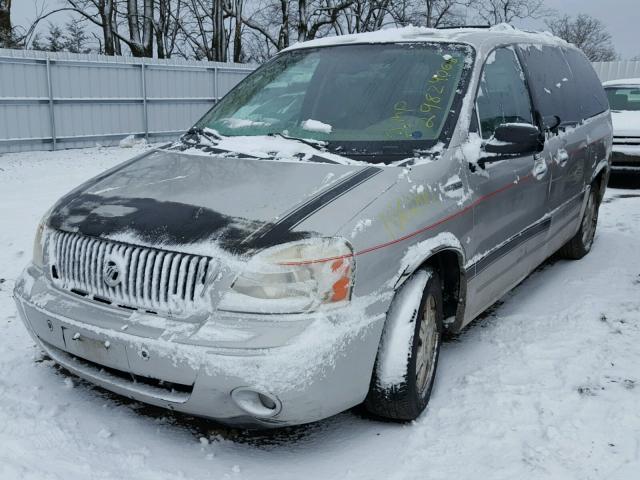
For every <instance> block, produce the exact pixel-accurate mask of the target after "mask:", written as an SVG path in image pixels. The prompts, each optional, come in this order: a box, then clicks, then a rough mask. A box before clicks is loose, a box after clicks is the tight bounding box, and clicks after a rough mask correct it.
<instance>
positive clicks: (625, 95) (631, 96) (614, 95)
mask: <svg viewBox="0 0 640 480" xmlns="http://www.w3.org/2000/svg"><path fill="white" fill-rule="evenodd" d="M605 92H607V97H608V99H609V105H610V106H611V110H631V111H636V112H637V111H640V87H608V88H605Z"/></svg>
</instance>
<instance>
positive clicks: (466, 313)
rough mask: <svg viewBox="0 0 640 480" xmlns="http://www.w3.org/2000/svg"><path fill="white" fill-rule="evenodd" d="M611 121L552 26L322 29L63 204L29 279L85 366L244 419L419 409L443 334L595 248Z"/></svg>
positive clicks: (75, 360)
mask: <svg viewBox="0 0 640 480" xmlns="http://www.w3.org/2000/svg"><path fill="white" fill-rule="evenodd" d="M611 144H612V126H611V118H610V113H609V106H608V103H607V98H606V96H605V93H604V91H603V88H602V86H601V85H600V82H599V81H598V78H597V76H596V74H595V72H594V71H593V69H592V67H591V65H590V64H589V62H588V61H587V59H586V58H585V56H584V55H583V54H582V53H580V51H578V50H577V49H575V48H574V47H572V46H570V45H568V44H566V43H564V42H562V41H561V40H559V39H557V38H555V37H552V36H550V35H547V34H535V33H526V32H521V31H517V30H515V29H512V28H507V27H505V26H500V27H494V28H491V29H477V28H461V29H451V30H432V29H420V28H412V27H410V28H403V29H397V30H385V31H382V32H376V33H369V34H359V35H348V36H342V37H337V38H328V39H321V40H315V41H311V42H306V43H301V44H298V45H296V46H294V47H292V48H289V49H287V50H284V51H283V52H281V53H280V54H278V55H277V56H276V57H275V58H274V59H272V60H271V61H269V62H268V63H266V64H265V65H263V66H262V67H260V68H259V69H258V70H256V71H255V72H254V73H253V74H251V75H250V76H249V77H247V78H246V79H245V80H244V81H242V82H241V83H240V84H239V85H238V86H237V87H236V88H235V89H233V90H232V91H231V92H230V93H229V94H228V95H227V96H226V97H224V98H223V99H222V100H221V101H220V102H219V103H218V104H217V105H215V106H214V107H213V108H212V109H211V110H210V111H209V112H208V113H207V114H206V115H205V116H204V117H203V118H202V119H201V120H200V121H199V122H198V123H197V124H196V125H195V126H194V127H193V128H192V129H190V130H189V131H188V132H187V133H186V134H185V135H184V136H183V137H182V138H181V139H180V140H179V141H176V142H174V143H172V144H169V145H165V146H162V147H159V148H153V149H150V150H149V151H147V152H146V153H144V154H142V155H140V156H138V157H136V158H133V159H132V160H130V161H127V162H125V163H123V164H121V165H119V166H117V167H115V168H113V169H111V170H109V171H107V172H105V173H103V174H102V175H99V176H97V177H96V178H93V179H91V180H89V181H88V182H86V183H85V184H83V185H81V186H79V187H78V188H76V189H75V190H73V191H72V192H70V193H69V194H67V195H66V196H64V197H63V198H62V199H60V200H59V201H58V202H57V203H56V204H55V205H54V206H53V207H52V209H51V210H50V211H49V212H48V213H47V214H46V215H45V217H44V218H43V220H42V222H41V224H40V226H39V227H38V232H37V238H36V241H35V245H34V253H33V261H32V262H31V263H30V264H29V265H28V266H27V268H26V269H25V271H24V273H23V275H22V276H21V278H20V280H19V281H18V282H17V284H16V288H15V299H16V303H17V306H18V310H19V312H20V315H21V317H22V319H23V321H24V323H25V325H26V327H27V329H28V330H29V332H30V333H31V335H32V336H33V339H34V340H35V342H36V343H37V344H38V346H39V347H41V348H42V349H43V350H44V352H46V354H47V355H48V356H49V357H50V358H52V359H53V360H54V361H55V362H57V363H58V364H60V365H62V366H63V367H64V368H65V369H67V370H68V371H70V372H72V373H74V374H76V375H78V376H80V377H82V378H84V379H87V380H89V381H90V382H93V383H95V384H98V385H100V386H102V387H104V388H106V389H108V390H111V391H113V392H117V393H119V394H122V395H125V396H127V397H130V398H133V399H136V400H140V401H143V402H147V403H150V404H154V405H158V406H162V407H166V408H169V409H172V410H177V411H181V412H188V413H191V414H195V415H200V416H205V417H210V418H214V419H217V420H218V421H220V422H223V423H226V424H232V425H243V426H258V427H260V426H262V427H274V426H281V425H291V424H300V423H306V422H311V421H314V420H318V419H322V418H325V417H328V416H331V415H334V414H336V413H338V412H341V411H343V410H346V409H348V408H350V407H353V406H355V405H358V404H364V406H365V407H366V409H367V410H368V411H369V412H371V413H372V414H374V415H376V416H378V417H383V418H387V419H392V420H398V421H406V420H412V419H415V418H416V417H417V416H418V415H420V413H421V412H422V411H423V410H424V408H425V406H426V404H427V402H428V399H429V396H430V394H431V390H432V388H433V384H434V379H435V374H436V366H437V362H438V352H439V349H440V346H441V343H442V341H443V338H444V337H445V336H446V335H448V334H452V333H455V332H459V331H460V330H461V329H462V328H464V327H465V325H467V324H468V323H469V322H470V321H471V320H473V319H474V318H475V317H477V316H478V315H479V314H480V313H482V312H483V310H485V309H486V308H487V307H489V306H490V305H491V304H493V303H494V302H496V300H498V299H499V298H500V297H501V296H503V295H504V294H505V293H506V292H508V291H509V290H510V289H511V288H513V287H514V286H515V285H517V284H518V283H519V282H520V281H521V280H522V279H524V278H525V277H526V276H527V275H529V274H530V273H531V272H532V271H533V270H534V269H535V268H536V267H537V266H538V265H540V263H541V262H543V261H544V260H545V259H546V258H548V257H549V256H550V255H552V254H554V253H556V252H560V253H561V254H562V255H563V256H564V257H567V258H572V259H578V258H581V257H582V256H584V255H585V254H587V253H588V252H589V250H590V249H591V246H592V243H593V240H594V234H595V229H596V222H597V218H598V207H599V204H600V202H601V200H602V197H603V193H604V189H605V186H606V184H607V178H608V175H609V154H610V152H611Z"/></svg>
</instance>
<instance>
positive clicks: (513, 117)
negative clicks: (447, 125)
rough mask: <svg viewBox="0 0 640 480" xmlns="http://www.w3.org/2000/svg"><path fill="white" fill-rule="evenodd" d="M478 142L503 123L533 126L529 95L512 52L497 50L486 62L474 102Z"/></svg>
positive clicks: (488, 136)
mask: <svg viewBox="0 0 640 480" xmlns="http://www.w3.org/2000/svg"><path fill="white" fill-rule="evenodd" d="M476 108H477V111H478V119H479V120H480V130H481V132H482V138H484V139H488V138H490V137H491V136H492V135H493V132H495V130H496V127H498V126H499V125H501V124H503V123H533V116H532V113H531V101H530V99H529V91H528V90H527V85H526V83H525V80H524V74H523V72H522V68H521V67H520V62H519V61H518V57H517V56H516V54H515V51H514V50H513V49H512V48H510V47H507V48H498V49H496V50H494V51H493V52H492V53H491V54H490V55H489V58H488V59H487V61H486V63H485V65H484V69H483V71H482V78H481V79H480V88H479V90H478V96H477V98H476Z"/></svg>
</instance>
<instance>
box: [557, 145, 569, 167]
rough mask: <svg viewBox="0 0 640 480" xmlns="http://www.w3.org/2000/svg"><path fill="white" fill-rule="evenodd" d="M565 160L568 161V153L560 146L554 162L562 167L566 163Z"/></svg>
mask: <svg viewBox="0 0 640 480" xmlns="http://www.w3.org/2000/svg"><path fill="white" fill-rule="evenodd" d="M567 161H569V154H568V153H567V151H566V150H565V149H564V148H561V149H560V150H558V152H557V153H556V162H557V163H558V165H560V166H561V167H564V166H565V165H566V164H567Z"/></svg>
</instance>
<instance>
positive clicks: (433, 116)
mask: <svg viewBox="0 0 640 480" xmlns="http://www.w3.org/2000/svg"><path fill="white" fill-rule="evenodd" d="M472 64H473V49H472V48H471V47H470V46H466V45H460V44H451V43H401V44H377V45H370V44H369V45H341V46H332V47H324V48H314V49H300V50H293V51H290V52H285V53H283V54H281V55H279V56H277V57H276V58H275V59H273V60H272V61H270V62H269V63H267V64H266V65H264V66H262V67H261V68H259V69H258V70H257V71H256V72H254V73H253V74H252V75H250V76H249V77H247V78H246V79H245V80H244V81H242V82H241V83H240V84H239V85H238V86H237V87H236V88H235V89H233V90H232V91H231V92H230V93H229V94H228V95H227V96H225V97H224V98H223V99H222V100H221V101H220V102H219V103H218V104H217V105H216V106H215V107H214V108H212V109H211V110H210V111H209V112H208V113H207V114H206V115H205V116H204V117H203V118H202V119H201V120H200V121H199V122H198V124H197V125H196V127H198V128H210V129H213V130H215V131H216V132H217V133H219V134H220V135H223V136H254V135H285V136H287V137H294V138H300V139H308V140H318V141H323V142H326V145H327V149H328V150H332V151H339V152H340V153H341V154H343V155H347V156H356V157H357V156H358V155H370V156H371V155H374V154H384V155H383V156H389V155H394V154H397V155H403V154H404V155H406V154H407V153H408V152H412V151H414V150H416V149H424V148H428V147H430V146H433V145H435V144H436V143H438V142H439V141H442V142H445V143H446V142H447V141H448V139H449V137H450V135H451V133H452V130H453V127H454V125H455V120H456V117H457V112H458V110H459V108H460V104H461V100H462V96H463V94H464V90H465V89H466V84H467V81H468V77H469V72H470V70H471V66H472ZM370 161H382V160H381V159H373V158H372V159H370Z"/></svg>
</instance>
